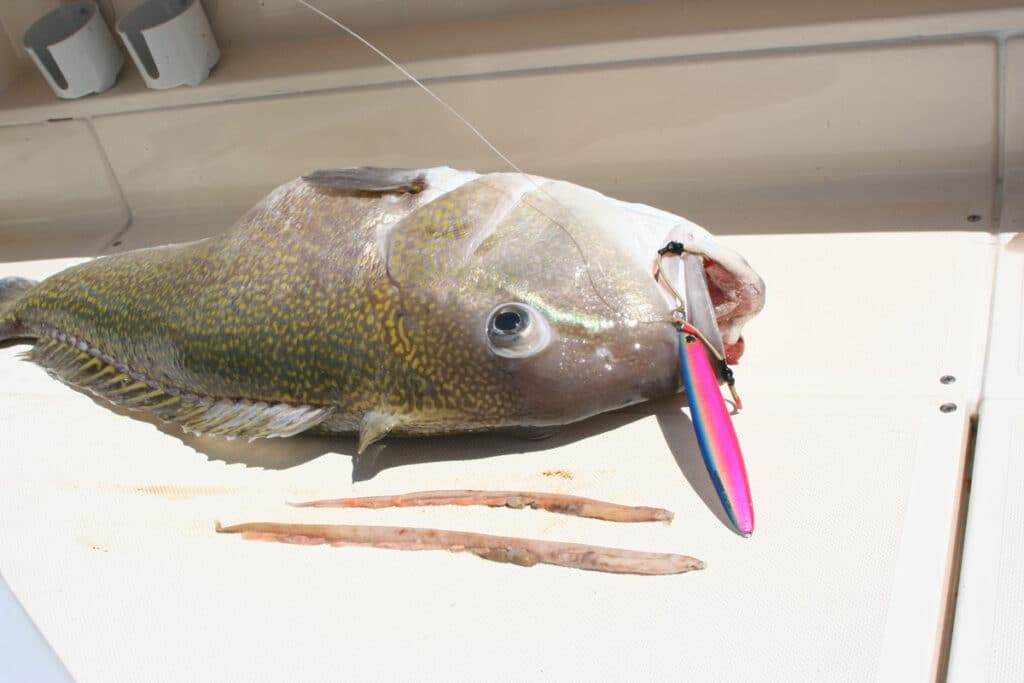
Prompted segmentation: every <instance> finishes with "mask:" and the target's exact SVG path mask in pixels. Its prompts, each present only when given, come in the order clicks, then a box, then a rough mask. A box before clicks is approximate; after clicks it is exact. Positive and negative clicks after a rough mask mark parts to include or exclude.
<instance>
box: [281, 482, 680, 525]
mask: <svg viewBox="0 0 1024 683" xmlns="http://www.w3.org/2000/svg"><path fill="white" fill-rule="evenodd" d="M289 505H292V506H294V507H303V508H304V507H313V508H369V509H372V510H379V509H381V508H392V507H399V508H401V507H420V506H433V505H486V506H488V507H508V508H513V509H517V510H518V509H522V508H526V507H529V508H532V509H534V510H538V509H539V510H547V511H548V512H558V513H562V514H565V515H575V516H577V517H589V518H591V519H600V520H604V521H606V522H671V521H672V518H673V516H674V515H673V514H672V512H671V511H670V510H665V509H663V508H653V507H643V506H640V507H634V506H630V505H619V504H618V503H609V502H606V501H603V500H595V499H593V498H583V497H581V496H571V495H568V494H562V493H533V492H530V491H474V490H462V491H418V492H416V493H404V494H401V495H397V496H367V497H364V498H336V499H333V500H313V501H307V502H303V503H289Z"/></svg>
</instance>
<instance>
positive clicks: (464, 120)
mask: <svg viewBox="0 0 1024 683" xmlns="http://www.w3.org/2000/svg"><path fill="white" fill-rule="evenodd" d="M295 1H296V2H297V3H299V4H300V5H302V6H303V7H306V8H307V9H309V10H311V11H313V12H315V13H316V14H319V15H320V16H321V17H323V18H324V19H326V20H327V21H329V22H331V23H332V24H334V25H335V26H337V27H338V28H340V29H341V30H342V31H344V32H345V33H347V34H349V35H350V36H352V37H353V38H355V39H356V40H358V41H359V42H360V43H362V44H363V45H365V46H366V47H368V48H369V49H370V50H372V51H373V52H374V54H376V55H377V56H378V57H380V58H381V59H383V60H384V61H385V62H387V63H388V64H390V65H391V66H393V67H394V68H395V69H397V70H398V72H399V73H401V74H402V75H403V76H405V77H406V78H407V79H409V80H410V81H412V82H413V83H414V84H416V86H417V87H419V88H420V90H422V91H423V92H425V93H427V95H429V96H430V97H431V99H433V100H434V101H435V102H437V103H438V104H439V105H441V106H442V107H443V108H444V109H445V110H446V111H447V112H448V113H449V114H451V115H452V116H454V117H455V118H456V119H458V120H459V121H461V122H462V124H463V125H464V126H466V127H467V128H468V129H469V130H470V131H472V132H473V134H474V135H476V136H477V137H478V138H479V139H480V141H481V142H483V143H484V144H485V145H487V147H488V148H489V149H490V150H491V151H492V152H494V153H495V154H496V155H498V158H500V159H501V160H502V161H504V162H505V163H506V164H508V165H509V167H510V168H512V170H514V171H515V172H516V173H518V174H520V175H521V176H523V177H524V178H526V179H527V180H528V181H529V182H530V184H531V185H533V186H534V188H536V189H537V190H538V191H539V192H540V193H541V194H543V195H544V196H545V197H547V198H548V199H550V200H551V201H552V202H554V203H555V204H556V205H557V206H559V207H561V208H562V209H563V210H565V211H566V212H567V213H568V214H569V216H570V217H571V218H574V219H575V218H576V216H575V215H574V214H573V212H572V210H571V209H569V207H567V206H565V205H564V204H562V203H561V202H560V201H558V200H557V199H555V198H554V197H553V196H551V193H549V192H548V191H547V190H545V189H544V188H543V187H542V186H541V185H540V184H539V183H538V182H537V181H536V180H534V179H533V176H531V175H530V174H529V173H527V172H526V171H524V170H523V169H521V168H519V166H518V165H516V163H515V162H514V161H512V160H511V159H510V158H508V156H506V155H505V154H504V153H502V151H501V150H500V149H498V148H497V147H496V146H495V145H494V143H492V142H491V141H490V140H488V139H487V136H485V135H484V134H483V133H482V132H480V129H479V128H477V127H476V126H474V125H473V124H472V123H471V122H470V121H469V119H467V118H466V117H465V116H463V115H462V114H460V113H459V111H458V110H457V109H456V108H455V107H453V106H452V105H450V104H448V103H447V102H446V101H445V100H444V99H443V98H442V97H441V96H440V95H438V94H437V93H435V92H434V91H433V90H431V89H430V88H429V87H427V85H425V84H424V83H423V82H422V81H421V80H419V79H418V78H416V77H415V76H413V75H412V74H411V73H409V70H408V69H406V68H405V67H404V66H402V65H401V64H399V63H398V62H396V61H395V60H394V59H392V58H391V57H389V56H388V55H387V54H386V53H385V52H384V51H383V50H381V49H380V48H378V47H377V46H376V45H374V44H373V43H371V42H370V41H368V40H367V39H366V38H363V37H362V36H361V35H359V34H358V33H356V32H355V31H353V30H352V29H350V28H349V27H348V26H346V25H345V24H343V23H342V22H340V21H339V20H337V19H335V18H334V17H332V16H331V15H330V14H327V13H326V12H324V11H323V10H321V9H320V8H318V7H316V6H314V5H311V4H310V3H308V2H306V0H295ZM521 201H522V202H523V203H524V204H526V205H527V206H529V207H530V208H531V209H533V210H534V211H536V212H538V213H539V214H541V215H542V216H544V217H545V218H547V219H548V220H549V221H551V222H552V223H554V224H555V225H557V226H558V227H559V228H560V229H561V230H562V232H564V233H565V234H566V235H567V236H568V237H569V240H570V241H571V242H572V243H573V246H574V247H576V250H577V251H578V252H579V254H580V256H581V257H582V258H583V263H585V264H586V266H587V269H586V273H587V280H588V281H589V282H590V286H591V288H592V289H593V290H594V292H595V293H596V294H597V297H598V298H599V299H600V300H601V302H602V303H603V304H604V305H605V306H607V307H608V309H609V310H611V311H613V312H615V313H618V312H619V311H618V310H617V309H616V308H615V307H614V306H612V305H611V303H609V302H608V300H607V299H606V298H605V297H604V294H603V293H602V292H601V289H600V288H599V287H598V286H597V282H595V281H594V276H593V274H592V273H591V272H590V261H589V260H587V254H586V251H585V250H584V249H583V245H581V244H580V243H579V241H578V240H577V239H576V236H575V235H573V234H572V232H570V231H569V229H568V228H567V227H565V226H564V225H562V223H560V222H559V221H558V220H556V219H555V218H553V217H552V216H549V215H548V214H547V213H545V212H544V211H542V210H541V209H540V208H539V207H537V206H534V205H533V204H531V203H530V202H529V201H528V200H527V199H526V198H525V197H523V198H522V199H521ZM644 322H646V321H644Z"/></svg>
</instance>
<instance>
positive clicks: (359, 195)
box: [0, 168, 763, 448]
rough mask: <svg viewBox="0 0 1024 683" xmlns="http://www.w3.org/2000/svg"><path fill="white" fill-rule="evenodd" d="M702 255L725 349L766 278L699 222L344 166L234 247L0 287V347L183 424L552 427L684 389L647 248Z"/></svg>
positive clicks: (757, 301) (545, 186) (187, 247)
mask: <svg viewBox="0 0 1024 683" xmlns="http://www.w3.org/2000/svg"><path fill="white" fill-rule="evenodd" d="M669 239H679V240H681V241H683V242H684V243H685V244H688V245H689V246H691V247H693V248H694V249H696V250H697V251H699V252H700V253H702V254H704V255H705V256H706V257H707V261H706V264H707V265H706V268H707V274H708V276H709V279H710V281H711V284H712V289H713V292H712V296H713V298H714V297H715V296H717V302H716V312H719V313H720V316H719V324H720V326H721V327H722V331H723V336H724V337H725V343H726V345H727V347H729V346H730V345H731V346H733V347H735V346H737V345H738V344H739V343H740V336H739V335H740V329H741V328H742V325H743V323H744V322H745V321H746V320H747V319H748V318H749V317H751V316H752V315H753V314H754V313H756V312H757V310H759V309H760V307H761V303H762V297H763V284H762V283H761V281H760V278H758V277H757V275H756V274H755V273H754V272H753V270H751V269H750V267H749V266H748V265H747V264H746V263H745V262H744V261H743V260H742V258H740V257H739V256H738V255H737V254H735V252H733V251H731V250H729V249H727V248H725V247H723V246H721V245H719V244H718V243H717V242H716V241H715V240H714V239H713V238H711V236H710V235H709V234H707V233H706V231H704V230H703V229H701V228H699V227H698V226H696V225H694V224H692V223H690V222H688V221H686V220H685V219H682V218H680V217H678V216H673V215H671V214H668V213H665V212H661V211H658V210H656V209H652V208H650V207H646V206H643V205H637V204H627V203H625V202H620V201H617V200H614V199H611V198H608V197H605V196H604V195H601V194H599V193H597V192H595V191H593V190H589V189H586V188H582V187H579V186H577V185H573V184H571V183H566V182H561V181H552V180H548V179H545V178H540V177H536V176H526V175H524V174H519V173H495V174H487V175H481V174H477V173H470V172H462V171H455V170H452V169H448V168H437V169H428V170H400V169H377V168H363V169H340V170H336V171H320V172H316V173H313V174H311V175H309V176H305V177H303V178H299V179H296V180H294V181H292V182H290V183H287V184H285V185H283V186H281V187H279V188H278V189H276V190H274V191H273V192H272V193H271V194H270V195H268V196H267V197H266V198H265V199H264V200H263V201H262V202H260V203H259V204H258V205H257V206H256V207H254V208H253V209H252V210H251V211H249V212H248V213H247V214H246V215H245V216H244V217H243V218H242V219H241V220H240V221H239V222H238V223H236V224H235V225H234V226H233V227H232V228H230V229H229V230H227V231H226V232H225V233H223V234H221V235H219V236H216V237H212V238H209V239H206V240H201V241H198V242H193V243H188V244H179V245H171V246H164V247H156V248H150V249H141V250H137V251H132V252H126V253H123V254H117V255H112V256H106V257H102V258H98V259H95V260H93V261H90V262H87V263H84V264H81V265H78V266H75V267H73V268H69V269H67V270H65V271H63V272H61V273H58V274H56V275H54V276H52V277H50V278H48V279H46V280H44V281H42V282H41V283H38V284H36V285H34V286H30V283H27V282H26V281H24V280H17V279H10V278H9V279H7V280H5V281H0V283H6V285H5V284H0V342H2V341H12V340H14V341H24V342H27V343H30V344H32V348H31V349H30V350H29V352H28V354H27V356H28V358H29V359H30V360H32V361H34V362H36V363H38V364H40V365H42V366H43V367H45V368H46V369H47V370H48V371H49V372H50V373H51V374H52V375H54V376H55V377H57V378H58V379H60V380H62V381H64V382H66V383H68V384H70V385H72V386H74V387H77V388H80V389H84V390H88V391H90V392H92V393H94V394H97V395H99V396H101V397H103V398H104V399H106V400H108V401H110V402H111V403H114V404H116V405H120V406H124V407H128V408H131V409H135V410H140V411H144V412H148V413H150V414H153V415H155V416H157V417H159V418H161V419H163V420H166V421H170V422H174V423H177V424H180V425H181V426H182V427H184V428H185V429H187V430H190V431H194V432H198V433H207V434H216V435H221V436H228V437H244V438H259V437H271V436H289V435H292V434H296V433H299V432H302V431H306V430H309V429H316V430H320V431H328V432H342V433H359V435H360V447H361V448H365V447H366V446H367V445H368V444H370V443H372V442H374V441H376V440H378V439H380V438H382V437H383V436H385V435H387V434H389V433H393V434H435V433H452V432H466V431H480V430H491V429H503V428H511V427H549V426H554V425H562V424H566V423H569V422H573V421H576V420H580V419H584V418H586V417H589V416H591V415H594V414H597V413H600V412H604V411H607V410H612V409H615V408H619V407H622V406H625V405H629V404H632V403H636V402H639V401H643V400H647V399H650V398H654V397H657V396H663V395H667V394H671V393H674V392H677V391H679V390H680V389H681V387H682V384H681V378H680V375H679V370H678V362H677V355H676V354H677V353H678V349H677V344H678V342H677V330H676V328H675V327H674V325H673V323H672V319H671V315H670V313H671V309H672V307H673V305H674V304H673V302H672V301H671V299H670V298H667V297H666V295H665V290H664V288H663V287H661V286H659V283H658V282H657V281H656V280H655V278H654V276H653V272H652V264H653V262H654V258H655V256H656V252H657V249H658V247H659V246H660V245H662V244H664V243H665V241H667V240H669Z"/></svg>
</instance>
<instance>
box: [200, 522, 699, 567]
mask: <svg viewBox="0 0 1024 683" xmlns="http://www.w3.org/2000/svg"><path fill="white" fill-rule="evenodd" d="M217 532H218V533H225V534H232V533H234V534H237V533H240V534H242V538H244V539H247V540H253V541H274V542H277V543H293V544H297V545H332V546H336V547H338V546H347V545H356V546H371V547H374V548H390V549H394V550H449V551H451V552H456V553H457V552H468V553H473V554H474V555H477V556H478V557H482V558H484V559H485V560H492V561H494V562H507V563H510V564H518V565H520V566H524V567H532V566H533V565H535V564H553V565H558V566H560V567H572V568H576V569H587V570H590V571H598V572H609V573H612V574H649V575H651V574H682V573H683V572H688V571H691V570H694V569H703V568H704V562H703V561H701V560H698V559H696V558H694V557H687V556H686V555H675V554H672V553H648V552H642V551H639V550H623V549H621V548H604V547H601V546H596V545H583V544H580V543H560V542H557V541H539V540H534V539H528V538H513V537H510V536H491V535H490V534H477V533H472V532H467V531H446V530H443V529H418V528H415V527H392V526H358V525H348V524H279V523H276V522H249V523H246V524H235V525H233V526H226V527H222V526H221V525H220V524H219V523H218V524H217Z"/></svg>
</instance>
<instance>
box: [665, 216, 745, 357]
mask: <svg viewBox="0 0 1024 683" xmlns="http://www.w3.org/2000/svg"><path fill="white" fill-rule="evenodd" d="M654 242H655V243H656V244H657V245H658V246H657V247H655V250H657V249H661V248H662V247H664V246H665V245H667V244H669V243H670V242H676V243H680V244H682V245H683V252H684V253H690V254H695V255H698V256H700V257H701V259H700V261H699V262H700V263H701V264H702V265H703V268H704V279H705V280H706V282H707V290H708V295H709V296H710V299H711V302H710V303H711V309H712V310H713V315H714V318H715V322H716V323H717V325H718V329H719V331H720V333H721V338H722V342H723V345H724V350H725V356H726V360H727V361H728V362H729V363H730V364H732V363H736V362H737V361H739V359H740V357H741V356H742V355H743V352H744V350H745V347H746V345H745V343H744V340H743V327H744V326H745V325H746V323H747V322H748V321H749V320H750V319H751V318H753V317H754V316H755V315H757V314H758V313H759V312H760V311H761V309H762V308H764V300H765V286H764V280H762V279H761V276H760V275H758V274H757V273H756V272H755V271H754V269H753V268H751V266H750V264H748V263H747V261H746V260H745V259H744V258H743V257H742V256H740V254H739V252H737V251H736V250H734V249H732V248H731V247H727V246H725V245H724V244H722V243H720V242H719V241H718V240H717V239H715V238H714V237H713V236H712V235H711V234H710V233H709V232H708V231H707V230H705V229H704V228H702V227H700V226H699V225H697V224H695V223H691V222H690V221H687V220H685V219H682V221H681V222H680V223H677V224H676V225H674V226H673V227H672V229H671V230H670V231H669V233H668V234H667V235H665V236H662V237H660V238H657V239H655V240H654ZM648 253H650V252H648ZM647 258H648V259H650V257H649V256H648V257H647ZM683 261H684V259H682V258H679V257H677V256H675V255H672V256H669V255H666V256H665V257H660V256H659V257H656V258H655V259H654V261H653V266H652V270H651V272H652V274H653V275H654V276H655V278H656V279H660V278H665V280H666V282H662V285H663V286H662V287H661V290H662V295H663V298H664V299H665V302H666V304H667V305H668V306H669V308H670V310H674V309H676V308H677V307H678V306H679V305H680V303H682V302H680V301H679V300H678V299H677V298H676V293H683V292H687V288H686V282H685V277H684V275H685V271H684V266H683ZM648 262H650V261H648ZM696 262H697V261H690V264H691V265H692V264H693V263H696ZM664 285H668V286H664ZM672 290H675V291H674V292H673V291H672ZM687 294H689V292H687ZM705 305H706V304H705ZM706 317H710V315H709V316H706ZM691 322H692V321H691Z"/></svg>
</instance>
